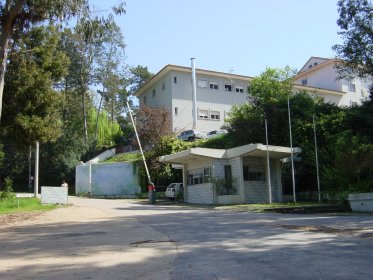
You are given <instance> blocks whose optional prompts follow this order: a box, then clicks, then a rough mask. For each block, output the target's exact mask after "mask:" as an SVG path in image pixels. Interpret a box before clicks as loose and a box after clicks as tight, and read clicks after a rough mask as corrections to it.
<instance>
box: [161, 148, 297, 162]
mask: <svg viewBox="0 0 373 280" xmlns="http://www.w3.org/2000/svg"><path fill="white" fill-rule="evenodd" d="M301 151H302V150H301V149H300V148H293V152H294V153H301ZM268 152H269V157H270V158H276V159H281V158H287V157H289V156H290V155H291V148H290V147H281V146H272V145H268ZM238 156H250V157H263V158H264V157H266V156H267V145H263V144H260V143H257V144H248V145H244V146H239V147H236V148H232V149H227V150H224V149H209V148H190V149H188V150H185V151H182V152H178V153H175V154H171V155H165V156H161V157H159V161H160V162H164V163H172V164H185V163H190V162H193V161H195V160H196V159H201V158H210V159H230V158H234V157H238Z"/></svg>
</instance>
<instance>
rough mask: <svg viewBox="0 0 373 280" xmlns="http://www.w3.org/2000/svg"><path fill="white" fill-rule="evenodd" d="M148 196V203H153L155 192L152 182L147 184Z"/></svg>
mask: <svg viewBox="0 0 373 280" xmlns="http://www.w3.org/2000/svg"><path fill="white" fill-rule="evenodd" d="M148 198H149V203H150V204H155V202H156V192H155V186H154V184H150V185H149V186H148Z"/></svg>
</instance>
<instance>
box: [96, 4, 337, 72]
mask: <svg viewBox="0 0 373 280" xmlns="http://www.w3.org/2000/svg"><path fill="white" fill-rule="evenodd" d="M337 1H338V0H311V1H310V0H281V1H280V0H229V1H227V0H226V1H223V0H157V1H154V0H127V1H125V2H126V14H125V15H121V16H119V17H116V22H117V24H118V25H119V26H120V28H121V30H122V32H123V34H124V37H125V43H126V45H127V46H126V56H127V58H126V62H127V64H128V65H130V66H136V65H142V66H147V67H148V69H149V71H150V72H152V73H157V72H158V71H159V70H161V69H162V68H163V67H164V66H166V65H167V64H176V65H180V66H188V67H189V66H190V58H191V57H195V58H196V67H197V68H201V69H206V70H212V71H221V72H230V71H232V73H234V74H238V75H247V76H257V75H260V73H262V72H263V71H265V69H266V68H267V67H271V68H284V67H285V66H290V67H292V68H295V69H297V70H300V69H301V68H302V66H303V65H304V64H305V63H306V62H307V60H308V59H309V58H310V57H311V56H319V57H327V58H328V57H333V56H334V55H335V54H334V53H333V51H332V46H333V45H335V44H338V43H341V39H340V37H339V35H338V34H337V32H338V30H339V29H338V26H337V24H336V21H337V19H338V10H337ZM118 2H119V1H117V0H106V1H102V0H101V1H100V0H93V1H91V3H92V4H93V5H94V6H95V8H96V9H97V10H105V9H108V8H109V7H111V6H113V5H115V4H117V3H118Z"/></svg>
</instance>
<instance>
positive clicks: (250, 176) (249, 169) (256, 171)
mask: <svg viewBox="0 0 373 280" xmlns="http://www.w3.org/2000/svg"><path fill="white" fill-rule="evenodd" d="M243 179H244V181H265V172H264V166H263V165H252V166H248V165H244V166H243Z"/></svg>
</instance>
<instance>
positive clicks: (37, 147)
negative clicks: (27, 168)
mask: <svg viewBox="0 0 373 280" xmlns="http://www.w3.org/2000/svg"><path fill="white" fill-rule="evenodd" d="M34 177H35V181H34V196H35V197H38V193H39V141H36V148H35V176H34Z"/></svg>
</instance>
